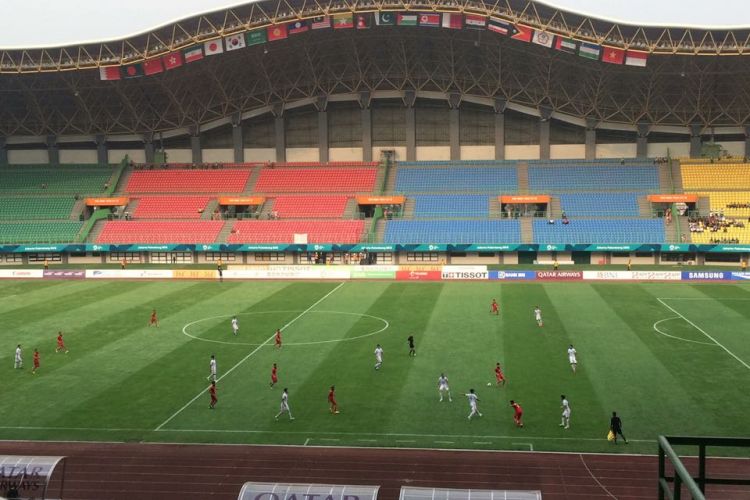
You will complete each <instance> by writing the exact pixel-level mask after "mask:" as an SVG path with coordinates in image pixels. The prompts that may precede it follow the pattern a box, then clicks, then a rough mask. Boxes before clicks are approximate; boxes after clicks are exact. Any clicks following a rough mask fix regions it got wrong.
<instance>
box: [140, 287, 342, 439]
mask: <svg viewBox="0 0 750 500" xmlns="http://www.w3.org/2000/svg"><path fill="white" fill-rule="evenodd" d="M344 283H346V282H345V281H342V282H341V283H339V285H338V286H337V287H336V288H334V289H333V290H331V291H330V292H328V293H327V294H325V295H323V297H321V298H320V299H318V300H317V301H316V302H315V303H314V304H313V305H311V306H310V307H308V308H307V309H305V310H304V311H302V312H301V313H300V314H299V315H298V316H296V317H295V318H294V319H292V320H291V321H290V322H289V323H287V324H286V325H284V326H282V327H281V328H280V329H279V330H281V331H282V332H283V331H284V330H286V329H287V328H289V327H290V326H291V325H292V324H293V323H294V322H295V321H297V320H298V319H300V318H301V317H302V316H304V315H305V314H307V313H308V312H310V310H311V309H312V308H313V307H315V306H317V305H318V304H320V303H321V302H323V301H324V300H325V299H327V298H328V297H329V296H330V295H331V294H333V292H335V291H336V290H338V289H339V288H341V287H342V286H344ZM274 337H276V333H273V334H272V335H271V336H270V337H268V338H267V339H266V341H265V342H263V343H262V344H261V345H259V346H258V347H256V348H255V349H253V350H252V351H251V352H250V354H248V355H247V356H245V357H244V358H242V359H241V360H239V361H238V362H237V364H235V365H234V366H233V367H231V368H230V369H229V370H227V371H226V373H224V375H222V376H221V377H219V378H218V379H216V381H217V382H219V381H221V379H223V378H224V377H226V376H227V375H229V374H230V373H232V372H233V371H234V370H235V369H237V368H238V367H239V366H240V365H241V364H242V363H244V362H245V361H247V360H248V359H250V357H251V356H252V355H253V354H255V353H256V352H258V351H260V349H261V348H262V347H263V346H265V345H266V344H268V343H269V342H270V341H271V340H273V338H274ZM205 392H206V391H205V389H204V390H201V392H199V393H198V394H196V396H195V397H194V398H193V399H191V400H190V401H188V402H187V403H186V404H185V406H183V407H182V408H180V409H179V410H177V411H176V412H174V413H173V414H172V416H170V417H169V418H168V419H166V420H165V421H164V422H162V423H160V424H159V426H158V427H157V428H156V429H154V430H155V431H159V430H161V428H162V427H164V426H165V425H167V424H168V423H169V422H171V421H172V419H173V418H175V417H176V416H177V415H179V414H180V413H182V412H183V411H184V410H185V408H187V407H188V406H190V405H191V404H193V403H195V401H197V400H198V398H199V397H201V396H203V395H204V394H205Z"/></svg>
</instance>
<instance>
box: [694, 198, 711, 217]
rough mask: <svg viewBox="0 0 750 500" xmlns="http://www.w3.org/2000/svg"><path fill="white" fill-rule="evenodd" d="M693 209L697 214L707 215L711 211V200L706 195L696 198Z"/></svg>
mask: <svg viewBox="0 0 750 500" xmlns="http://www.w3.org/2000/svg"><path fill="white" fill-rule="evenodd" d="M695 210H697V211H698V213H699V214H703V215H708V214H709V213H711V200H710V199H709V198H708V197H707V196H703V197H701V198H698V201H697V202H696V203H695Z"/></svg>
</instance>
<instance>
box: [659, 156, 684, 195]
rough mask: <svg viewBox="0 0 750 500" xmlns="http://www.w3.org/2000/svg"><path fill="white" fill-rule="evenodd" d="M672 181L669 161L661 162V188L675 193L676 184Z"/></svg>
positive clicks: (663, 191)
mask: <svg viewBox="0 0 750 500" xmlns="http://www.w3.org/2000/svg"><path fill="white" fill-rule="evenodd" d="M672 182H673V180H672V171H671V170H670V168H669V163H659V188H660V189H661V192H662V193H673V192H674V191H673V189H674V185H673V184H672ZM680 185H682V184H680Z"/></svg>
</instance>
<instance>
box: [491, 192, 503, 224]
mask: <svg viewBox="0 0 750 500" xmlns="http://www.w3.org/2000/svg"><path fill="white" fill-rule="evenodd" d="M488 216H489V218H490V219H499V218H501V217H502V205H500V201H499V200H498V199H497V196H490V206H489V214H488Z"/></svg>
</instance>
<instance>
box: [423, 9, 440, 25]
mask: <svg viewBox="0 0 750 500" xmlns="http://www.w3.org/2000/svg"><path fill="white" fill-rule="evenodd" d="M419 25H420V26H427V27H428V28H438V27H439V26H440V14H431V13H429V12H422V13H420V14H419Z"/></svg>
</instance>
